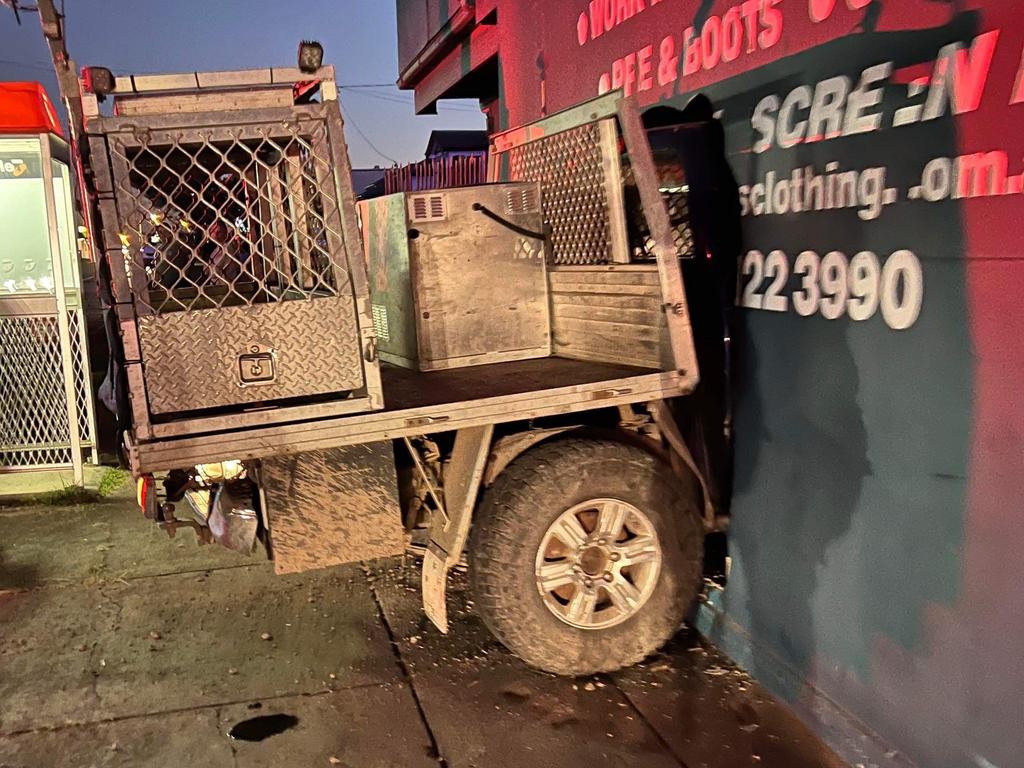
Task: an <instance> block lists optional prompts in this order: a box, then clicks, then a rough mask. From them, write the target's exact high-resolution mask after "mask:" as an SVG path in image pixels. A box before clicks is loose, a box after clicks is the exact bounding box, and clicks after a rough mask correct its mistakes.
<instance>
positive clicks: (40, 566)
mask: <svg viewBox="0 0 1024 768" xmlns="http://www.w3.org/2000/svg"><path fill="white" fill-rule="evenodd" d="M56 550H59V555H55V554H54V552H55V551H56ZM258 562H260V561H259V559H257V558H256V557H253V558H246V557H244V556H242V555H239V554H237V553H234V552H230V551H228V550H226V549H224V548H223V547H214V546H206V547H199V546H197V545H196V543H195V536H194V535H193V534H192V533H190V532H183V533H181V534H179V535H178V536H177V538H175V539H174V540H173V541H172V540H170V539H169V538H168V537H167V534H166V533H164V532H163V531H161V530H159V529H158V528H157V527H156V526H155V525H152V524H150V523H149V522H148V521H146V520H145V519H144V518H143V517H142V513H141V512H139V509H138V507H136V506H135V505H134V503H133V502H131V501H127V502H126V501H124V500H121V501H117V502H107V503H100V504H90V505H87V506H85V505H79V506H74V507H24V508H21V509H11V510H3V511H0V590H4V589H32V588H34V587H40V586H44V585H46V584H55V583H76V582H83V583H91V582H96V581H102V580H112V579H119V578H124V579H131V578H138V577H141V576H153V575H158V574H161V573H168V572H172V571H173V572H185V571H199V570H204V569H209V568H224V567H234V566H241V565H251V564H253V563H258Z"/></svg>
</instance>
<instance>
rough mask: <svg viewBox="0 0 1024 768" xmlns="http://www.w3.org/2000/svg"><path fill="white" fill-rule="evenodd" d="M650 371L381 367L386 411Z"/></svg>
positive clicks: (521, 364)
mask: <svg viewBox="0 0 1024 768" xmlns="http://www.w3.org/2000/svg"><path fill="white" fill-rule="evenodd" d="M658 372H659V371H657V370H655V369H653V368H638V367H636V366H631V365H615V364H612V363H595V362H591V361H588V360H569V359H567V358H564V357H542V358H537V359H534V360H514V361H510V362H506V363H491V364H490V365H474V366H470V367H468V368H451V369H448V370H444V371H413V370H410V369H408V368H401V367H398V366H393V365H386V364H385V365H383V366H381V378H382V380H383V384H384V403H385V410H387V411H400V410H404V409H406V408H421V407H424V406H432V405H443V404H446V403H458V402H463V401H466V400H480V399H483V398H487V397H502V396H506V395H518V394H521V393H524V392H537V391H540V390H544V389H557V388H559V387H571V386H574V385H577V384H594V383H597V382H600V381H614V380H616V379H623V378H628V377H630V376H642V375H644V374H649V373H658Z"/></svg>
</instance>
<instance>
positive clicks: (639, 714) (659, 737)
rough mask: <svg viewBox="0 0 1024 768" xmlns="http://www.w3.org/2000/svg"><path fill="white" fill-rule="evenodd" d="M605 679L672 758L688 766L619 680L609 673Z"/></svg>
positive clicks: (683, 766)
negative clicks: (620, 684)
mask: <svg viewBox="0 0 1024 768" xmlns="http://www.w3.org/2000/svg"><path fill="white" fill-rule="evenodd" d="M607 680H608V682H609V683H611V685H612V687H613V688H615V690H617V691H618V692H619V695H620V696H622V698H623V700H624V701H625V702H626V705H627V706H628V707H629V708H630V709H631V710H632V711H633V714H635V715H636V716H637V717H639V718H640V721H641V722H642V723H643V724H644V725H646V726H647V727H648V728H649V729H650V731H651V733H653V734H654V738H655V739H657V740H658V743H659V744H661V746H662V748H663V749H664V750H665V752H666V753H667V754H669V755H671V756H672V759H673V760H675V761H676V762H677V763H679V765H680V766H682V768H688V766H687V765H686V763H685V761H684V760H683V758H682V757H680V756H679V755H678V754H677V753H676V751H675V750H674V749H673V748H672V745H671V744H669V743H668V742H667V741H666V740H665V737H664V736H662V735H661V731H659V730H658V729H657V728H655V727H654V723H652V722H651V721H650V720H648V719H647V716H646V715H645V714H644V713H643V712H641V711H640V709H639V708H638V707H637V705H636V702H634V701H633V699H632V698H631V697H630V695H629V694H628V693H626V691H624V690H623V689H622V688H621V687H620V686H619V681H618V680H616V679H615V678H614V677H612V676H610V675H609V676H608V677H607Z"/></svg>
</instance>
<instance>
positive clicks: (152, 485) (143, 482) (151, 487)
mask: <svg viewBox="0 0 1024 768" xmlns="http://www.w3.org/2000/svg"><path fill="white" fill-rule="evenodd" d="M136 501H138V503H139V509H141V510H142V514H143V515H145V516H146V518H147V519H149V520H156V519H157V510H158V508H159V504H160V502H159V501H158V500H157V497H156V480H154V479H153V476H152V475H143V476H142V477H140V478H139V480H138V484H137V485H136Z"/></svg>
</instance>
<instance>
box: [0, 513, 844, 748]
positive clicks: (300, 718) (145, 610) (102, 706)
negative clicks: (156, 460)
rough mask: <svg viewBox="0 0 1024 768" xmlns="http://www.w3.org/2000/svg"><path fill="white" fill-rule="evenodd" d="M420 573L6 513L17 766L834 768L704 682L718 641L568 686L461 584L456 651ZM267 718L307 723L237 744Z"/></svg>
mask: <svg viewBox="0 0 1024 768" xmlns="http://www.w3.org/2000/svg"><path fill="white" fill-rule="evenodd" d="M247 563H248V564H247ZM419 578H420V573H419V566H418V563H416V562H415V561H414V560H413V559H412V558H397V559H394V560H391V561H386V562H378V563H374V564H371V565H370V566H369V567H368V568H366V569H365V570H364V569H363V568H362V567H360V566H352V567H343V568H335V569H330V570H325V571H320V572H314V573H310V574H302V575H294V576H282V577H279V576H275V575H274V574H273V571H272V568H271V567H270V566H269V564H266V563H263V564H260V563H259V561H258V560H255V559H254V560H248V561H247V560H245V559H244V558H239V557H238V556H237V555H235V554H233V553H230V552H227V551H224V550H220V549H217V548H212V547H207V548H203V549H199V548H196V547H195V545H194V541H193V537H192V534H191V533H183V534H181V535H180V536H179V538H178V539H176V540H174V541H171V540H169V539H167V538H166V536H165V535H164V534H163V533H161V532H159V531H156V530H154V529H153V528H152V527H150V526H149V525H148V524H146V523H145V522H144V521H142V520H141V519H139V517H138V512H137V510H136V509H135V508H134V505H133V503H132V502H130V501H124V502H121V503H120V505H117V504H105V505H99V506H97V507H89V508H71V509H63V510H62V509H53V510H49V509H40V508H35V509H33V510H31V511H18V512H10V511H5V512H0V768H29V767H30V766H31V768H37V767H39V766H49V765H52V764H55V763H54V758H55V756H59V762H58V763H57V764H61V765H63V764H67V765H74V766H117V767H120V766H132V767H133V768H134V767H135V766H141V767H142V768H151V767H152V768H156V767H157V766H178V765H182V766H188V768H213V767H214V766H216V767H218V768H219V767H220V766H225V767H227V766H232V767H233V768H250V767H251V768H262V767H263V766H275V768H276V766H290V765H302V766H307V765H309V766H315V765H325V766H328V768H330V766H350V768H356V767H357V766H358V768H377V767H378V766H380V767H381V768H383V767H384V766H394V765H401V766H412V767H413V768H416V767H417V766H430V765H437V764H438V762H439V761H443V762H444V764H446V765H447V766H450V768H470V767H476V766H479V767H480V768H484V767H486V768H502V766H506V765H507V766H515V768H530V767H531V766H545V768H546V767H547V766H551V765H565V766H591V765H602V766H603V765H612V766H616V765H621V766H633V765H643V766H645V768H646V767H648V766H649V767H650V768H678V767H679V766H681V765H683V763H685V764H686V765H687V766H689V768H699V766H701V765H702V764H703V765H706V766H707V767H708V768H732V766H734V765H749V764H752V762H753V756H754V755H755V754H757V755H758V757H760V758H761V764H765V765H776V766H782V765H787V766H788V765H809V766H815V767H816V768H817V767H818V766H820V767H821V768H832V766H833V763H831V762H828V761H827V760H825V759H823V758H822V755H824V754H826V752H827V750H824V748H823V747H822V746H821V745H820V743H818V742H816V740H814V739H813V737H812V736H810V735H809V733H806V732H805V731H800V730H799V729H796V728H788V727H783V725H782V724H783V722H784V721H785V718H786V717H790V718H792V714H790V713H788V711H787V710H786V709H785V708H784V707H783V706H781V705H780V704H778V703H777V702H775V701H774V700H771V699H770V697H767V696H765V697H764V698H763V699H762V698H760V696H761V694H760V693H759V692H757V691H756V688H753V687H751V688H748V691H750V692H751V693H750V696H751V698H749V699H747V698H744V697H742V696H737V693H744V694H746V692H743V691H738V684H737V686H735V687H736V688H737V690H733V689H732V688H729V687H728V686H726V685H725V684H724V683H725V682H726V680H725V679H722V678H726V677H727V675H726V673H723V675H721V676H719V675H718V674H717V672H715V674H711V675H707V674H705V672H708V671H712V672H714V671H715V670H717V669H725V668H726V667H727V665H728V662H727V661H726V660H725V659H724V658H722V657H721V656H719V655H718V654H717V653H715V652H714V650H713V649H711V648H709V647H705V652H706V653H707V658H706V659H702V660H696V659H694V658H691V657H690V655H688V654H687V653H686V652H685V647H683V648H682V649H681V648H680V646H678V645H677V646H676V647H674V648H673V649H670V653H668V654H667V655H666V656H665V657H663V658H661V659H658V660H655V661H654V662H653V663H648V664H647V665H646V667H643V668H638V669H636V670H631V671H627V672H623V673H621V674H619V675H616V676H615V677H614V680H613V679H612V678H594V679H588V680H569V679H564V678H556V677H553V676H550V675H545V674H541V673H538V672H534V671H532V670H530V669H527V668H526V667H525V666H524V665H523V664H522V663H521V662H519V661H518V660H517V659H515V658H514V657H513V656H512V655H511V654H509V653H508V652H507V651H506V650H505V649H504V648H502V647H501V645H500V644H499V643H498V642H497V641H496V640H495V639H494V638H493V637H492V636H491V635H490V633H489V632H488V631H487V629H486V627H485V626H484V625H483V622H482V621H481V620H480V619H479V617H477V616H476V615H475V613H474V606H473V603H472V599H471V596H470V595H469V593H468V590H467V588H466V587H467V584H466V578H465V574H463V573H460V572H456V573H454V574H453V576H452V582H451V588H450V590H449V612H450V616H451V619H452V631H451V633H450V634H449V635H447V636H446V635H442V634H441V633H440V632H438V631H437V630H436V629H434V627H433V626H432V625H431V624H430V623H429V622H428V621H427V620H426V618H425V617H424V616H423V613H422V609H421V605H420V599H419ZM382 618H383V619H384V620H383V621H382ZM392 640H393V642H392ZM688 642H689V640H688V639H684V640H683V641H682V644H683V646H686V644H687V643H688ZM701 675H703V677H695V676H701ZM733 677H735V679H736V680H739V679H740V678H739V676H738V675H733V673H732V671H729V672H728V677H727V679H729V680H731V679H733ZM704 678H710V679H711V682H708V680H707V679H704ZM701 682H702V683H703V684H704V685H703V686H702V685H699V684H698V683H701ZM744 704H747V705H749V707H750V708H749V709H747V708H745V707H744V706H743V705H744ZM737 707H738V708H737ZM734 710H735V711H734ZM751 712H753V713H754V714H753V716H752V715H751ZM269 714H284V715H290V716H291V717H294V718H297V722H295V724H294V727H290V728H286V729H284V730H283V731H282V732H281V733H279V734H277V735H274V736H272V737H270V738H268V739H267V740H265V741H262V742H258V743H242V742H238V741H232V740H231V739H230V738H229V737H228V735H227V734H228V732H229V731H230V729H231V727H232V726H233V725H236V724H237V723H239V722H240V721H242V720H244V719H246V718H248V717H256V716H261V715H269ZM687 718H689V719H687ZM751 726H756V727H751ZM759 731H760V732H759ZM772 737H775V738H776V739H777V740H778V743H773V744H769V745H768V746H765V742H764V739H767V741H768V742H773V741H774V739H773V738H772ZM759 739H760V740H761V741H759ZM773 749H774V750H776V751H774V752H773V751H772V750H773ZM435 750H436V751H435ZM741 757H745V758H746V759H747V760H748V762H746V763H744V762H743V761H742V760H741V759H740V758H741ZM332 758H333V760H332ZM734 758H735V759H734ZM785 760H789V762H788V763H787V762H785Z"/></svg>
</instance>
